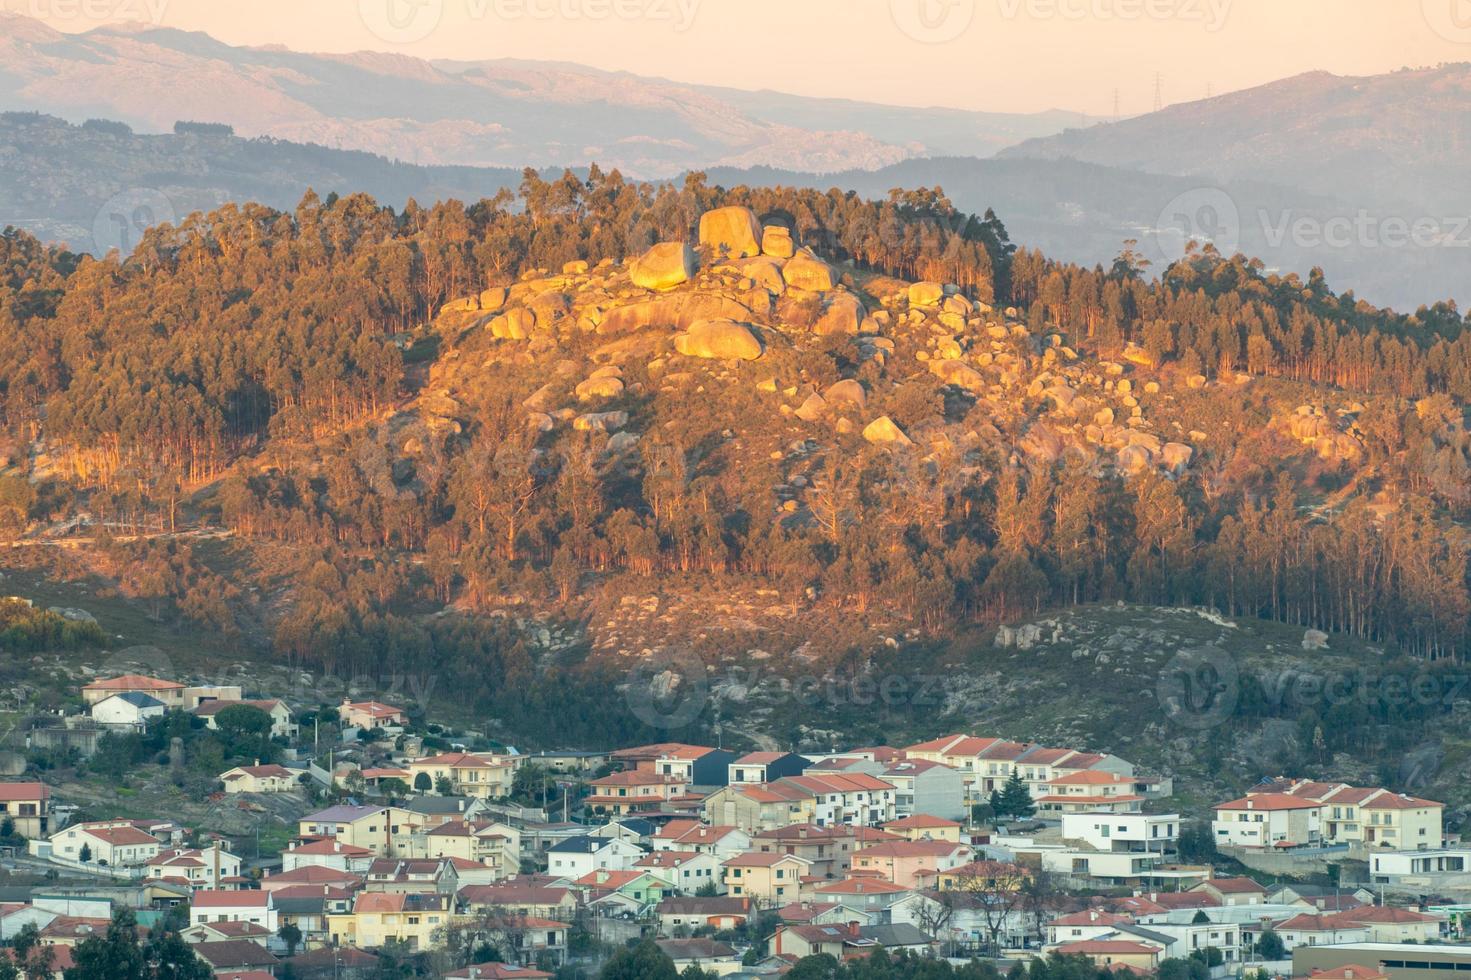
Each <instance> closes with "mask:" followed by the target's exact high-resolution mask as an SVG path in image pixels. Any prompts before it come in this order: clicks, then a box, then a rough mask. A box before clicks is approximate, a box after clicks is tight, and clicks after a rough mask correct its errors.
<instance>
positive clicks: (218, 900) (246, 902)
mask: <svg viewBox="0 0 1471 980" xmlns="http://www.w3.org/2000/svg"><path fill="white" fill-rule="evenodd" d="M270 901H271V894H270V892H262V891H221V890H217V889H214V888H200V889H197V890H195V892H194V897H193V898H191V899H189V904H190V906H192V907H193V908H196V909H263V908H265V907H267V906H268V905H269V904H270Z"/></svg>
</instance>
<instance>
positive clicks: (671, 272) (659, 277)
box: [628, 242, 695, 291]
mask: <svg viewBox="0 0 1471 980" xmlns="http://www.w3.org/2000/svg"><path fill="white" fill-rule="evenodd" d="M628 274H629V276H630V277H631V278H632V279H633V283H634V285H636V286H642V287H643V288H645V289H655V290H660V291H663V290H666V289H673V288H674V287H676V286H680V285H683V284H684V283H687V282H689V281H690V279H691V278H693V277H694V274H695V253H694V250H693V249H691V248H690V247H689V245H687V244H686V243H684V242H661V243H660V244H658V245H655V246H654V247H653V248H651V249H649V250H648V251H647V252H645V253H644V254H643V255H641V256H639V257H638V258H637V259H635V260H634V262H633V264H632V265H631V266H630V267H629V270H628Z"/></svg>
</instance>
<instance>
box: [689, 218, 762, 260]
mask: <svg viewBox="0 0 1471 980" xmlns="http://www.w3.org/2000/svg"><path fill="white" fill-rule="evenodd" d="M762 241H763V234H762V230H761V222H759V221H757V220H756V214H755V212H753V211H752V210H751V209H750V208H738V207H731V208H717V209H716V210H714V211H706V212H705V213H704V214H702V215H700V244H701V245H708V246H709V247H710V249H711V251H712V252H713V253H714V255H715V257H716V258H720V257H721V256H725V257H728V258H732V259H744V258H748V257H750V256H753V255H760V254H761V248H762Z"/></svg>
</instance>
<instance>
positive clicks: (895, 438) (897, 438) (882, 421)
mask: <svg viewBox="0 0 1471 980" xmlns="http://www.w3.org/2000/svg"><path fill="white" fill-rule="evenodd" d="M863 438H864V439H867V440H868V441H869V442H871V443H873V444H874V445H875V446H912V445H914V443H913V442H912V441H911V440H910V438H909V436H907V435H905V434H904V430H903V429H901V428H899V426H898V425H896V424H895V423H894V420H893V419H891V418H889V417H888V416H887V415H880V416H879V417H878V418H876V419H874V420H873V421H872V422H870V423H868V425H867V426H866V427H865V428H864V430H863Z"/></svg>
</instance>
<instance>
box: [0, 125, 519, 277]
mask: <svg viewBox="0 0 1471 980" xmlns="http://www.w3.org/2000/svg"><path fill="white" fill-rule="evenodd" d="M521 176H522V171H521V170H519V169H492V168H476V167H417V166H414V165H413V164H407V163H395V162H393V161H390V160H386V159H384V158H382V157H379V156H374V155H372V154H369V153H362V152H357V151H350V150H336V149H330V148H327V147H322V146H315V145H310V144H301V143H291V142H287V141H285V140H274V139H254V140H247V139H242V138H240V137H238V136H207V135H194V134H188V135H173V134H168V135H148V134H137V133H129V132H127V130H126V127H123V126H120V125H118V124H116V123H111V124H97V123H91V124H88V125H86V126H75V125H72V124H70V123H67V122H66V121H65V120H62V119H57V118H55V117H54V116H44V115H33V114H30V113H16V112H11V113H3V114H0V228H4V227H5V226H7V225H13V226H15V227H18V228H23V229H25V230H26V231H29V232H30V233H31V234H33V235H36V236H37V237H39V238H41V239H43V240H45V241H48V242H63V243H65V244H66V245H67V246H68V247H69V248H71V249H72V250H74V251H86V252H92V253H94V254H100V253H104V252H106V251H108V250H109V249H110V248H122V249H123V250H124V251H127V250H128V249H129V248H131V246H132V245H134V244H136V243H137V239H138V237H139V235H141V233H142V231H143V230H144V228H146V227H148V226H149V225H153V224H158V223H162V222H168V223H171V224H177V223H178V222H180V221H182V220H183V219H184V218H186V217H187V216H188V215H190V214H191V213H193V212H196V211H211V210H214V209H215V208H217V207H220V206H221V205H223V204H227V203H232V202H233V203H235V204H242V205H243V204H246V203H254V204H264V205H267V206H269V207H273V208H277V209H280V210H283V211H289V210H291V209H292V208H294V207H295V206H296V204H297V202H299V201H300V200H301V198H302V195H303V194H305V193H306V191H307V190H309V189H311V190H315V191H317V192H318V193H319V194H320V195H321V196H323V197H325V196H326V195H328V194H330V193H337V194H339V195H342V196H346V195H348V194H353V193H365V194H370V195H372V196H373V197H374V198H375V199H376V200H379V201H382V202H383V203H385V204H390V205H392V206H393V207H395V208H401V207H403V205H404V204H405V203H406V202H407V201H408V200H409V199H410V198H413V199H415V200H417V201H419V202H421V203H424V204H426V205H427V204H432V203H433V202H435V201H439V200H446V199H449V198H456V199H459V200H462V201H466V202H473V201H478V200H480V199H481V198H483V197H494V196H495V194H496V193H497V192H498V191H500V190H501V189H503V188H514V187H516V186H517V185H518V184H519V183H520V182H521ZM118 215H121V216H122V220H123V221H124V226H123V227H119V226H118V225H117V221H118V220H119V218H118Z"/></svg>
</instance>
